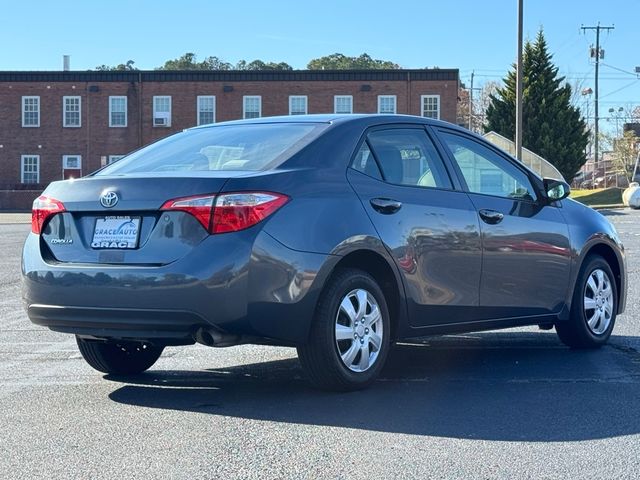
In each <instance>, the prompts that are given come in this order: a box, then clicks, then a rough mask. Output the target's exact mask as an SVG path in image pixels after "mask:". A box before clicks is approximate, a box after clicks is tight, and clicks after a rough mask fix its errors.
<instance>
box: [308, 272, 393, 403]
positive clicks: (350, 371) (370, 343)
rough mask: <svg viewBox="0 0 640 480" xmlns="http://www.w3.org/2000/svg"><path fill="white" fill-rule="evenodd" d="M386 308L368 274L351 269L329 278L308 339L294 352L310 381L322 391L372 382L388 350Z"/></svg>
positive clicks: (345, 388) (388, 331)
mask: <svg viewBox="0 0 640 480" xmlns="http://www.w3.org/2000/svg"><path fill="white" fill-rule="evenodd" d="M389 337H390V323H389V311H388V308H387V303H386V301H385V298H384V294H383V292H382V290H381V288H380V287H379V286H378V284H377V283H376V281H375V280H374V278H373V277H371V276H370V275H369V274H367V273H366V272H363V271H360V270H356V269H346V270H342V271H340V272H339V273H337V274H336V275H334V276H333V277H332V279H331V280H330V283H329V284H328V285H327V287H326V288H325V290H324V292H323V293H322V295H321V297H320V301H319V302H318V306H317V309H316V315H315V318H314V322H313V325H312V327H311V333H310V338H309V342H308V343H307V344H306V345H303V346H300V347H298V356H299V358H300V362H301V363H302V366H303V367H304V368H305V370H306V371H307V374H308V375H309V377H310V379H311V381H312V382H313V383H314V384H315V385H316V386H318V387H320V388H323V389H327V390H341V391H346V390H357V389H360V388H364V387H366V386H368V385H369V384H370V383H371V382H373V381H374V380H375V379H376V377H377V376H378V374H379V373H380V370H381V369H382V367H383V366H384V362H385V360H386V358H387V354H388V352H389Z"/></svg>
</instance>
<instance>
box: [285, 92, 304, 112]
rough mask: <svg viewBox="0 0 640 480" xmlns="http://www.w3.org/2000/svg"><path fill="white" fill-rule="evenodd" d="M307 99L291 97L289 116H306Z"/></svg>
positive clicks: (302, 96)
mask: <svg viewBox="0 0 640 480" xmlns="http://www.w3.org/2000/svg"><path fill="white" fill-rule="evenodd" d="M306 114H307V97H306V96H305V95H291V96H290V97H289V115H306Z"/></svg>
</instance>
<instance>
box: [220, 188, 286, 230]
mask: <svg viewBox="0 0 640 480" xmlns="http://www.w3.org/2000/svg"><path fill="white" fill-rule="evenodd" d="M288 201H289V197H287V196H286V195H281V194H279V193H271V192H247V193H245V192H238V193H225V194H223V195H220V196H218V197H217V198H216V206H215V208H214V209H213V224H212V229H211V233H225V232H237V231H238V230H244V229H245V228H249V227H252V226H253V225H255V224H256V223H259V222H261V221H262V220H264V219H265V218H267V217H268V216H269V215H271V214H272V213H274V212H275V211H276V210H278V209H279V208H280V207H281V206H283V205H284V204H285V203H287V202H288Z"/></svg>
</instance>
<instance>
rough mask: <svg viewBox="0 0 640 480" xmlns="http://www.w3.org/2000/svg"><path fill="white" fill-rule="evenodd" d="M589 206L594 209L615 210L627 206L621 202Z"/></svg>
mask: <svg viewBox="0 0 640 480" xmlns="http://www.w3.org/2000/svg"><path fill="white" fill-rule="evenodd" d="M587 206H588V207H591V208H593V209H594V210H613V209H620V208H627V207H626V206H625V205H623V204H621V203H614V204H612V205H587Z"/></svg>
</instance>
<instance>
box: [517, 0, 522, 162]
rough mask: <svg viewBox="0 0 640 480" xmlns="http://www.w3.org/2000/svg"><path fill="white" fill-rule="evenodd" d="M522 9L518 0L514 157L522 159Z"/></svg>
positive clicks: (520, 0)
mask: <svg viewBox="0 0 640 480" xmlns="http://www.w3.org/2000/svg"><path fill="white" fill-rule="evenodd" d="M522 9H523V0H518V61H517V70H516V158H517V159H518V160H520V161H522Z"/></svg>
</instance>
